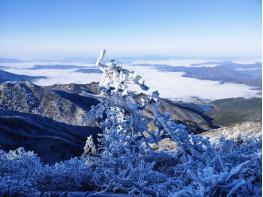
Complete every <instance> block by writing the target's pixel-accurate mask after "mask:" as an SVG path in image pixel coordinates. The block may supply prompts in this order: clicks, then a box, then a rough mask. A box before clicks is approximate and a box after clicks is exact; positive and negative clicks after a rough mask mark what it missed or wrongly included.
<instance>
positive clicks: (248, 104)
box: [206, 98, 262, 126]
mask: <svg viewBox="0 0 263 197" xmlns="http://www.w3.org/2000/svg"><path fill="white" fill-rule="evenodd" d="M209 104H210V105H211V106H212V108H211V109H210V110H208V111H207V112H206V114H207V115H208V116H211V117H212V118H214V121H213V122H214V123H215V124H218V125H221V126H230V125H233V124H237V123H242V122H248V121H253V122H261V121H262V117H261V112H262V99H261V98H251V99H245V98H229V99H220V100H215V101H212V102H211V103H209Z"/></svg>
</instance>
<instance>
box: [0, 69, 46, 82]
mask: <svg viewBox="0 0 263 197" xmlns="http://www.w3.org/2000/svg"><path fill="white" fill-rule="evenodd" d="M43 78H45V77H42V76H38V77H34V76H28V75H18V74H13V73H10V72H6V71H3V70H0V83H2V82H5V81H30V82H32V81H34V80H36V79H43Z"/></svg>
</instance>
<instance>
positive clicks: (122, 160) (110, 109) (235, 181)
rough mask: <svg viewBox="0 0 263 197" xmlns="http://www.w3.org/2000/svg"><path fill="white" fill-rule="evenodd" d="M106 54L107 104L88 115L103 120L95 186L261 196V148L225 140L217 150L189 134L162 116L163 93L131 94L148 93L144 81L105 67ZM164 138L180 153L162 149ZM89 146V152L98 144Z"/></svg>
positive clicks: (103, 85) (103, 90)
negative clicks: (133, 89) (148, 113)
mask: <svg viewBox="0 0 263 197" xmlns="http://www.w3.org/2000/svg"><path fill="white" fill-rule="evenodd" d="M105 53H106V51H105V50H102V52H101V54H100V56H99V58H98V61H97V63H96V65H97V66H98V67H99V68H100V69H101V70H102V71H103V78H102V80H101V81H100V84H99V91H100V97H101V99H100V100H101V103H100V104H98V105H97V106H94V107H92V109H91V110H90V112H89V114H88V118H89V119H90V121H94V120H97V122H98V125H99V126H100V127H101V128H102V129H103V133H102V135H101V138H100V146H101V147H100V150H99V151H97V153H98V154H97V156H96V157H93V156H88V157H86V159H87V163H89V165H90V166H91V167H92V169H94V177H93V179H92V181H93V183H94V184H95V185H97V186H98V188H100V189H102V192H104V191H113V192H116V191H118V192H120V191H121V192H126V193H129V194H130V195H141V196H144V195H149V196H158V195H160V196H167V195H168V193H167V192H168V191H169V192H172V193H173V195H172V196H211V195H212V196H215V195H218V196H227V195H228V194H229V196H231V195H238V194H239V192H240V191H241V193H242V194H244V195H245V196H251V195H256V196H257V195H258V194H260V193H261V188H260V183H261V180H262V179H261V171H260V170H257V169H259V166H261V157H259V156H258V155H257V154H252V153H253V152H256V150H260V149H259V146H261V142H256V141H255V142H251V143H248V144H245V145H243V146H239V147H238V146H237V145H236V144H235V143H234V142H231V141H226V140H224V139H223V138H222V140H221V141H220V142H219V145H217V146H214V145H213V144H211V143H210V141H209V140H208V139H206V138H203V137H202V136H199V135H191V134H189V132H188V130H187V128H186V126H184V125H183V124H177V123H176V122H174V121H173V120H171V118H170V114H169V113H161V112H160V111H159V110H158V105H159V103H160V98H159V93H158V92H157V91H155V92H153V93H152V94H151V95H149V96H138V94H136V93H133V92H130V91H129V90H128V88H129V85H138V86H139V87H140V88H141V89H142V90H145V89H148V87H147V86H146V85H145V84H144V81H143V79H142V77H141V76H139V75H137V74H135V73H134V72H132V71H128V70H126V69H123V68H122V67H121V66H119V65H118V64H117V63H116V61H115V60H112V61H111V63H110V64H104V63H103V58H104V56H105ZM136 97H137V99H136ZM138 98H141V100H140V101H138ZM149 109H150V111H151V113H152V115H153V123H154V126H155V127H154V129H151V130H150V129H149V127H148V125H149V119H148V118H146V117H145V115H144V112H145V111H147V110H148V111H149ZM163 138H169V139H170V140H171V141H173V142H175V144H176V151H174V152H169V151H166V150H161V149H159V148H158V144H159V142H160V141H161V140H162V139H163ZM88 140H89V141H88V142H87V143H86V145H87V146H86V147H87V151H86V152H89V150H90V144H92V143H91V142H90V139H88ZM154 145H157V148H155V146H154ZM253 150H255V151H253ZM238 151H239V152H238ZM248 158H250V159H248ZM251 159H252V160H253V162H251V161H252V160H251ZM250 160H251V161H250ZM254 161H255V162H254ZM255 169H256V170H255ZM253 185H254V186H253Z"/></svg>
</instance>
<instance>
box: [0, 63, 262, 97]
mask: <svg viewBox="0 0 263 197" xmlns="http://www.w3.org/2000/svg"><path fill="white" fill-rule="evenodd" d="M211 61H213V62H215V64H205V62H211ZM220 61H222V60H220ZM216 62H219V60H211V59H169V60H147V61H144V60H137V61H136V60H135V61H130V62H129V63H126V64H123V65H122V66H123V67H124V68H127V69H131V70H134V71H135V72H136V73H138V74H141V75H142V76H143V77H144V79H145V82H146V84H147V85H148V86H150V90H149V91H148V92H151V91H154V90H159V92H160V95H161V97H164V98H169V99H174V100H183V101H192V100H193V99H194V98H196V97H197V98H200V99H208V100H216V99H223V98H235V97H245V98H250V97H259V90H256V89H255V88H254V87H251V86H247V85H243V84H235V83H220V82H218V81H211V80H199V79H194V78H187V77H184V76H183V74H184V73H182V72H162V71H159V70H158V69H153V68H151V66H145V65H144V66H141V65H140V64H167V65H171V66H191V64H198V63H204V64H201V65H198V66H199V67H202V66H203V67H213V66H216ZM235 62H237V63H254V62H255V60H247V59H243V60H242V59H238V60H236V61H235ZM35 65H47V66H49V65H77V66H80V67H81V68H82V67H83V68H84V69H87V68H90V69H89V70H90V71H91V72H88V73H82V72H77V71H78V69H79V68H71V69H70V68H69V69H65V68H64V69H52V68H48V67H47V69H45V68H44V69H43V68H42V69H32V68H34V66H35ZM0 66H5V67H4V68H2V70H5V71H8V72H12V73H15V74H23V75H30V76H45V77H47V78H46V79H39V80H36V81H35V82H34V83H36V84H37V85H41V86H48V85H53V84H66V83H78V84H85V83H90V82H93V81H95V82H98V81H99V80H100V78H101V74H100V73H97V72H92V70H93V69H94V66H95V64H91V63H83V62H70V63H66V62H57V61H30V62H21V63H20V62H19V63H1V65H0ZM248 69H249V68H248ZM94 71H96V69H95V70H94Z"/></svg>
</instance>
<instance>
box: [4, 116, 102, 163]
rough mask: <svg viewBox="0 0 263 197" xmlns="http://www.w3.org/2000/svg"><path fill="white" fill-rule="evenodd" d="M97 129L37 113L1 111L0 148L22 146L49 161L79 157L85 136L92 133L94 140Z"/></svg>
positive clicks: (98, 130) (6, 148) (8, 148)
mask: <svg viewBox="0 0 263 197" xmlns="http://www.w3.org/2000/svg"><path fill="white" fill-rule="evenodd" d="M99 132H101V131H100V129H99V128H94V127H87V126H73V125H69V124H65V123H60V122H57V121H54V120H52V119H50V118H46V117H43V116H40V115H32V114H26V113H19V112H14V111H0V136H1V137H0V144H1V148H2V149H4V150H10V149H16V148H18V147H21V146H23V147H24V148H25V149H26V150H34V152H35V153H37V154H38V155H39V156H40V158H41V159H42V160H43V161H44V162H48V163H52V162H57V161H61V160H66V159H69V158H71V157H74V156H80V155H81V154H82V152H83V147H84V145H85V140H86V137H87V136H89V135H93V136H94V139H96V136H97V134H98V133H99Z"/></svg>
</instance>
